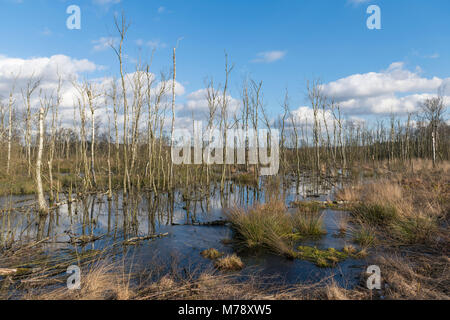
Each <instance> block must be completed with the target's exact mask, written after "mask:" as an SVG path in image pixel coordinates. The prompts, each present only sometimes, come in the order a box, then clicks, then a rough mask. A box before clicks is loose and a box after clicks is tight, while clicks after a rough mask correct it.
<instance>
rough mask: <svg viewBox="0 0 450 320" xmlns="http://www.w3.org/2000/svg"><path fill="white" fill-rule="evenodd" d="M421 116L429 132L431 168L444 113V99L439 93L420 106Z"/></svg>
mask: <svg viewBox="0 0 450 320" xmlns="http://www.w3.org/2000/svg"><path fill="white" fill-rule="evenodd" d="M420 108H421V109H422V112H423V115H424V117H425V119H426V120H427V121H428V123H429V128H430V130H431V145H432V159H433V166H436V150H437V145H438V128H439V125H440V123H441V122H442V116H443V114H444V113H445V109H446V108H445V105H444V99H443V97H442V95H441V93H439V94H438V96H437V97H434V98H429V99H426V100H425V101H424V102H423V103H422V104H421V105H420Z"/></svg>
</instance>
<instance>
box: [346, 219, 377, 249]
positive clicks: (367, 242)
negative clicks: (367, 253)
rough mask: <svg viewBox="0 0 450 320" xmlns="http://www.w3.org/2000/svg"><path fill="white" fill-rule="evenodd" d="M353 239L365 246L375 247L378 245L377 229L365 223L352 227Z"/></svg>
mask: <svg viewBox="0 0 450 320" xmlns="http://www.w3.org/2000/svg"><path fill="white" fill-rule="evenodd" d="M352 240H353V242H355V243H357V244H359V245H360V246H362V247H364V248H369V247H373V246H375V245H376V233H375V230H374V229H373V228H372V227H370V226H367V225H365V224H360V226H359V227H356V228H353V229H352Z"/></svg>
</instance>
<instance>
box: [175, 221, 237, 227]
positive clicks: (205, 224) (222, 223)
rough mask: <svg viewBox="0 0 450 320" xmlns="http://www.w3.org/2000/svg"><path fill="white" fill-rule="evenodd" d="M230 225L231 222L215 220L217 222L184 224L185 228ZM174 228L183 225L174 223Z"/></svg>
mask: <svg viewBox="0 0 450 320" xmlns="http://www.w3.org/2000/svg"><path fill="white" fill-rule="evenodd" d="M228 223H230V221H228V220H215V221H209V222H192V223H186V224H183V226H199V227H215V226H225V225H227V224H228ZM172 226H181V224H178V223H172Z"/></svg>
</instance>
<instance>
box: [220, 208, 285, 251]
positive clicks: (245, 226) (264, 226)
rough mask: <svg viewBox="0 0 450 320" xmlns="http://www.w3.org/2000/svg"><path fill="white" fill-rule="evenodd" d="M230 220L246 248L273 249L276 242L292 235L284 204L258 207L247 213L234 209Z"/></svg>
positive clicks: (229, 215)
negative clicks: (260, 247)
mask: <svg viewBox="0 0 450 320" xmlns="http://www.w3.org/2000/svg"><path fill="white" fill-rule="evenodd" d="M227 216H228V219H229V220H230V221H231V224H232V226H233V228H234V229H235V231H236V232H237V235H238V238H239V240H241V242H242V243H244V245H245V246H247V247H249V248H252V247H257V246H262V247H268V248H273V244H274V240H276V239H282V238H286V237H287V236H288V235H290V234H292V223H291V220H290V218H289V216H288V215H287V214H286V207H285V205H284V203H282V202H270V203H266V204H263V205H257V206H255V207H254V208H252V209H250V210H248V211H246V210H243V209H239V208H238V209H233V210H231V211H230V212H229V213H228V214H227Z"/></svg>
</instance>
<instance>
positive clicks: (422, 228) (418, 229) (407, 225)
mask: <svg viewBox="0 0 450 320" xmlns="http://www.w3.org/2000/svg"><path fill="white" fill-rule="evenodd" d="M437 230H438V228H437V223H436V221H435V220H434V219H433V218H432V217H427V216H417V217H408V218H405V219H402V220H399V221H397V222H396V223H395V224H394V225H393V226H392V231H393V236H394V237H396V238H397V239H399V240H400V241H402V242H403V243H406V244H415V243H427V242H428V241H429V240H430V239H432V238H433V235H434V234H436V232H437Z"/></svg>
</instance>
